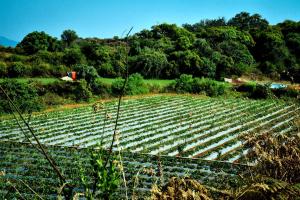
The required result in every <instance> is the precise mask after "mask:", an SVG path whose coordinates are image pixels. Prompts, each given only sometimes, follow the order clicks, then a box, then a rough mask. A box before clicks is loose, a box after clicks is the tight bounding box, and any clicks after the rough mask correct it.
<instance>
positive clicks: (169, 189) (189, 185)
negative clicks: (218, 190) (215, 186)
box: [151, 177, 212, 200]
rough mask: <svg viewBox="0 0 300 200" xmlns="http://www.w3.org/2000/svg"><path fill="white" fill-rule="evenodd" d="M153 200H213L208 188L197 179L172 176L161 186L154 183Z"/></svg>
mask: <svg viewBox="0 0 300 200" xmlns="http://www.w3.org/2000/svg"><path fill="white" fill-rule="evenodd" d="M151 193H152V196H151V199H153V200H163V199H182V200H183V199H186V200H187V199H189V200H211V199H212V198H211V197H210V194H209V192H208V190H207V189H206V188H205V187H204V186H203V185H201V184H200V183H199V182H197V181H196V180H193V179H191V178H176V177H172V178H171V179H170V180H169V182H168V183H167V184H166V185H165V186H163V187H162V188H159V187H158V186H157V185H154V186H153V187H152V190H151Z"/></svg>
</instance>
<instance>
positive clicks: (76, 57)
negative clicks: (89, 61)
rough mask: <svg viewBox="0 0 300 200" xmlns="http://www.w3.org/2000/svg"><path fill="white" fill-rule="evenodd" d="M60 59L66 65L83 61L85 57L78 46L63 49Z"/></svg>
mask: <svg viewBox="0 0 300 200" xmlns="http://www.w3.org/2000/svg"><path fill="white" fill-rule="evenodd" d="M62 61H63V63H64V64H65V65H67V66H72V65H75V64H83V63H85V57H84V55H83V54H82V53H81V51H80V49H79V48H69V49H65V51H64V55H63V57H62Z"/></svg>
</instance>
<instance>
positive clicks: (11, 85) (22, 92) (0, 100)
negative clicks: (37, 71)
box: [0, 79, 43, 113]
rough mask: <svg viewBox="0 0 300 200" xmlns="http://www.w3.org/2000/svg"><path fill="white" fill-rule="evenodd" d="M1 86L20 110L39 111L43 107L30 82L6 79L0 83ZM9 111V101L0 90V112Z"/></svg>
mask: <svg viewBox="0 0 300 200" xmlns="http://www.w3.org/2000/svg"><path fill="white" fill-rule="evenodd" d="M1 86H2V87H3V89H4V90H5V91H6V92H7V93H8V96H9V97H10V98H11V99H12V101H13V102H14V103H15V105H16V106H17V107H18V108H19V109H20V111H21V112H31V111H40V110H41V109H42V108H43V104H42V102H41V101H40V98H39V96H38V94H37V91H36V89H35V87H34V86H33V85H32V84H30V83H23V82H18V81H15V80H9V79H6V80H5V81H4V82H2V83H1ZM9 112H11V109H10V106H9V102H8V100H7V98H6V96H5V95H4V93H2V92H0V113H9Z"/></svg>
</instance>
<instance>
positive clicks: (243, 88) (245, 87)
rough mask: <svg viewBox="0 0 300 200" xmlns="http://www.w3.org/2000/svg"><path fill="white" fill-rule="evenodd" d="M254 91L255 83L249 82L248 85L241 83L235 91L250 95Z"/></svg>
mask: <svg viewBox="0 0 300 200" xmlns="http://www.w3.org/2000/svg"><path fill="white" fill-rule="evenodd" d="M255 89H256V83H254V82H249V83H243V84H242V85H239V86H238V87H237V88H236V90H237V91H238V92H248V93H250V94H252V93H253V92H254V91H255Z"/></svg>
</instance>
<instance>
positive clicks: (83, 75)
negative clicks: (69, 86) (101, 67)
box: [73, 65, 99, 84]
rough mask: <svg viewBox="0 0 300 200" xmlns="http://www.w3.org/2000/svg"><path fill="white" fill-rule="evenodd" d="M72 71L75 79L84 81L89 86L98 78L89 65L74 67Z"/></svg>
mask: <svg viewBox="0 0 300 200" xmlns="http://www.w3.org/2000/svg"><path fill="white" fill-rule="evenodd" d="M73 70H74V71H75V72H76V73H77V79H85V80H86V81H87V83H88V84H91V83H92V82H93V81H95V80H96V78H98V77H99V75H98V73H97V70H96V69H95V68H94V67H93V66H89V65H75V66H73Z"/></svg>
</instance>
